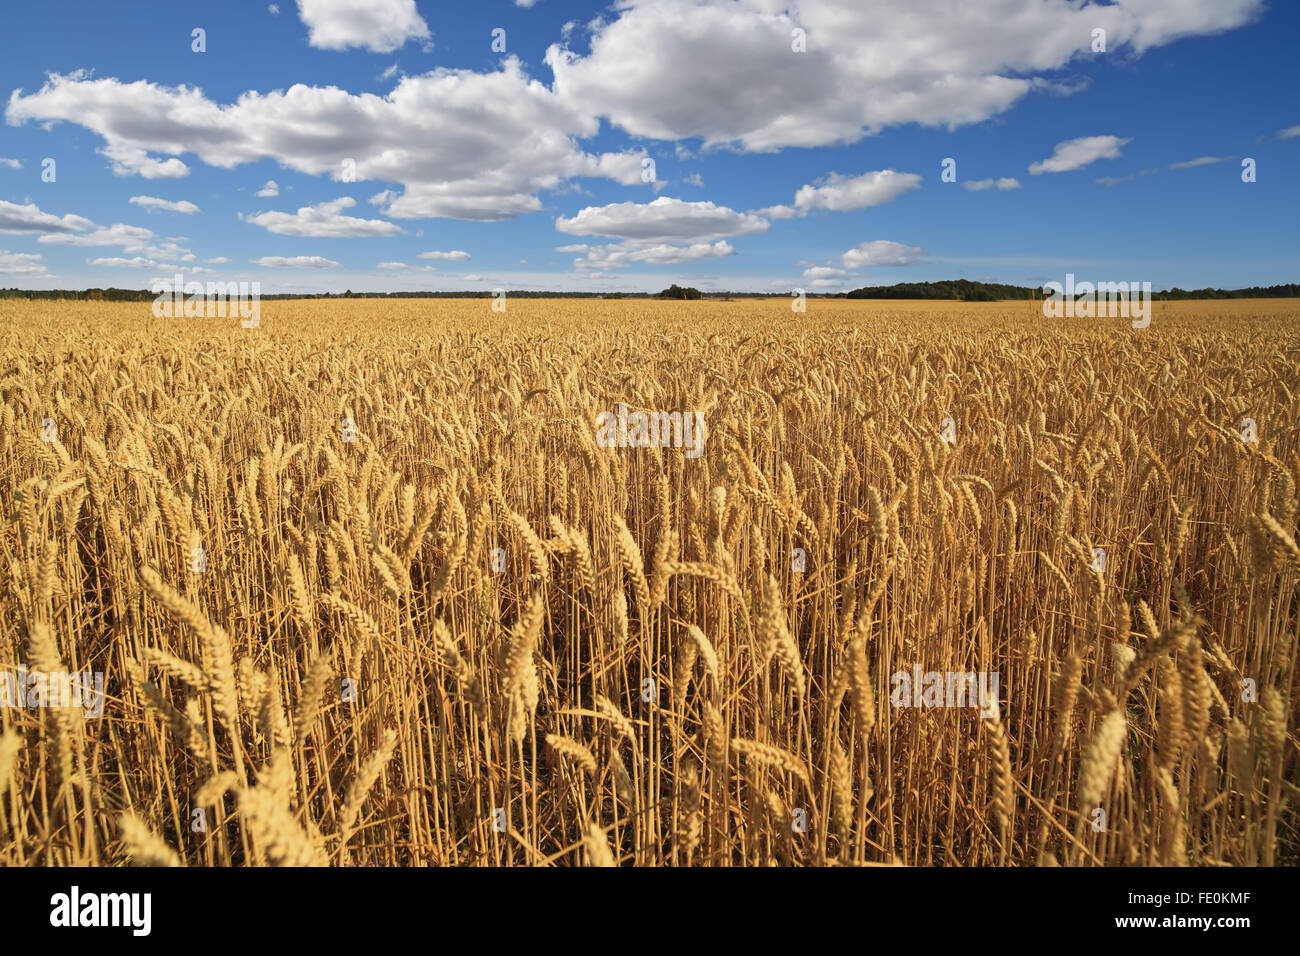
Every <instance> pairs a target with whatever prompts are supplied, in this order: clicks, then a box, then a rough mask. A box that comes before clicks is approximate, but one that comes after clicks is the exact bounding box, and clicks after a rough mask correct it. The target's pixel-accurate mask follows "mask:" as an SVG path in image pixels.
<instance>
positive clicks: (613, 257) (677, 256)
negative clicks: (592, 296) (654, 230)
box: [559, 239, 736, 272]
mask: <svg viewBox="0 0 1300 956" xmlns="http://www.w3.org/2000/svg"><path fill="white" fill-rule="evenodd" d="M559 251H561V252H563V251H575V252H576V251H583V252H586V254H587V255H586V257H585V258H582V259H575V260H573V266H574V268H575V269H577V270H578V271H579V272H587V271H592V270H599V271H608V270H611V269H622V268H624V267H625V266H627V265H628V264H629V263H634V262H635V263H644V264H646V265H654V266H666V265H680V264H681V263H683V262H698V261H700V260H701V259H722V258H725V257H726V256H734V255H735V254H736V250H735V248H734V247H733V246H732V245H731V243H729V242H727V241H726V240H725V239H721V240H719V241H718V242H715V243H712V244H710V243H707V242H696V243H692V244H690V245H686V246H677V245H672V244H670V243H656V244H648V243H639V242H620V243H611V244H609V245H604V246H585V245H584V246H567V247H562V248H561V249H560V250H559Z"/></svg>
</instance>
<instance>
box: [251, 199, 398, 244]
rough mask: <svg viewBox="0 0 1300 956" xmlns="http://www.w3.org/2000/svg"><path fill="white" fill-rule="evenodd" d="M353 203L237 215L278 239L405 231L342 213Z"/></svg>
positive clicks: (325, 204)
mask: <svg viewBox="0 0 1300 956" xmlns="http://www.w3.org/2000/svg"><path fill="white" fill-rule="evenodd" d="M356 204H357V201H356V200H355V199H353V198H352V197H351V196H341V197H339V198H338V199H335V200H332V201H330V202H322V203H317V204H316V205H314V206H302V207H300V208H299V209H298V211H297V212H294V213H289V212H260V213H257V214H256V215H252V216H244V215H241V216H240V218H241V219H243V220H244V222H251V223H252V224H253V225H255V226H261V227H262V228H263V229H265V230H267V231H268V232H274V233H276V234H278V235H281V236H311V237H314V238H329V239H345V238H356V237H359V236H395V235H398V234H400V233H404V232H405V231H406V230H405V229H403V228H402V227H401V226H399V225H398V224H397V223H395V222H388V221H386V220H384V219H360V218H358V217H356V216H345V215H343V214H342V213H343V210H344V209H350V208H352V207H353V206H355V205H356Z"/></svg>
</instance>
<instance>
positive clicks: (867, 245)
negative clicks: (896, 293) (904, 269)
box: [840, 239, 925, 269]
mask: <svg viewBox="0 0 1300 956" xmlns="http://www.w3.org/2000/svg"><path fill="white" fill-rule="evenodd" d="M924 257H925V250H923V249H921V248H920V247H919V246H905V245H903V244H902V243H901V242H891V241H890V240H888V239H875V240H872V241H871V242H864V243H861V244H859V245H857V246H854V247H853V248H852V249H850V250H849V251H848V252H846V253H844V254H843V255H842V256H840V262H842V263H843V264H844V267H845V268H846V269H868V268H873V267H875V266H910V265H912V264H913V263H915V262H920V261H921V260H922V259H923V258H924Z"/></svg>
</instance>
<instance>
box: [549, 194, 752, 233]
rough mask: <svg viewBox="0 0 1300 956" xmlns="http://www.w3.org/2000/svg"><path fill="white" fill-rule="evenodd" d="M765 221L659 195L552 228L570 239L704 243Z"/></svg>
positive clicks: (592, 211)
mask: <svg viewBox="0 0 1300 956" xmlns="http://www.w3.org/2000/svg"><path fill="white" fill-rule="evenodd" d="M768 226H769V224H768V222H767V220H766V219H763V218H762V217H760V216H755V215H753V214H752V213H743V212H736V210H734V209H729V208H727V207H726V206H718V205H715V204H714V203H712V202H685V201H683V200H681V199H670V198H669V197H667V196H660V197H659V198H658V199H655V200H653V201H651V202H648V203H636V202H621V203H611V204H610V205H608V206H587V207H586V208H584V209H581V210H579V211H578V213H577V215H575V216H573V217H571V218H567V219H566V218H565V217H563V216H561V217H560V218H558V219H557V220H556V221H555V228H556V229H558V230H559V231H560V232H567V233H569V234H570V235H574V236H612V237H613V238H616V239H632V240H638V241H641V242H666V243H673V242H704V241H707V240H711V239H721V238H723V237H725V236H744V235H750V234H752V233H756V232H766V231H767V229H768Z"/></svg>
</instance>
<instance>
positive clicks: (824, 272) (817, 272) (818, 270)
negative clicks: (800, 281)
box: [803, 266, 845, 279]
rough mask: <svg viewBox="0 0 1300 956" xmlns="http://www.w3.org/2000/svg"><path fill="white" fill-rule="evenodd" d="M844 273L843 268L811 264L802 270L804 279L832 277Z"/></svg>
mask: <svg viewBox="0 0 1300 956" xmlns="http://www.w3.org/2000/svg"><path fill="white" fill-rule="evenodd" d="M844 274H845V272H844V270H843V269H835V268H833V267H831V266H811V267H809V268H807V269H804V270H803V277H804V278H805V279H833V278H835V277H836V276H842V275H844Z"/></svg>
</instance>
